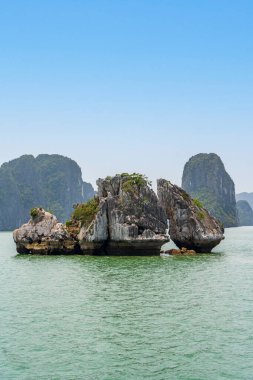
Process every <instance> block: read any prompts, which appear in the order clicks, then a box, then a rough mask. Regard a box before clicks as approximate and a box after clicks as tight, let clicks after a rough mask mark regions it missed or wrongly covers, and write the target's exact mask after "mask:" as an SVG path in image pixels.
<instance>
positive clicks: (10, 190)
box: [0, 154, 95, 231]
mask: <svg viewBox="0 0 253 380" xmlns="http://www.w3.org/2000/svg"><path fill="white" fill-rule="evenodd" d="M94 194H95V193H94V190H93V188H92V186H91V185H90V184H89V183H86V182H83V180H82V173H81V169H80V167H79V166H78V165H77V163H76V162H75V161H73V160H71V159H70V158H67V157H63V156H60V155H57V154H52V155H48V154H41V155H39V156H38V157H36V158H34V157H33V156H31V155H24V156H22V157H19V158H17V159H15V160H12V161H10V162H7V163H5V164H3V165H2V166H1V167H0V210H1V213H0V230H1V231H5V230H6V231H7V230H13V229H15V228H17V227H18V226H20V225H21V224H22V223H25V221H26V220H27V215H28V214H29V212H30V209H31V208H33V207H37V206H40V207H43V208H44V209H47V210H50V211H51V212H52V213H54V214H55V215H56V217H57V218H58V219H59V220H60V221H62V222H65V221H66V219H69V218H70V215H71V213H72V210H73V204H74V203H80V202H85V201H87V200H88V199H90V198H92V197H93V196H94Z"/></svg>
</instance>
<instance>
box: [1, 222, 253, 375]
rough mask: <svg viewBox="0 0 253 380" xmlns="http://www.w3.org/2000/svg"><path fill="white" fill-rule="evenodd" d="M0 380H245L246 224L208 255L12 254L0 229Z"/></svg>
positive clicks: (251, 249) (251, 275)
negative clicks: (96, 255) (97, 255)
mask: <svg viewBox="0 0 253 380" xmlns="http://www.w3.org/2000/svg"><path fill="white" fill-rule="evenodd" d="M0 289H1V290H0V350H1V352H0V379H1V380H2V379H3V380H5V379H11V380H15V379H21V380H23V379H24V380H26V379H27V380H28V379H32V380H34V379H38V380H39V379H41V380H42V379H52V380H58V379H67V380H68V379H85V380H123V379H125V380H138V379H152V380H167V379H168V380H174V379H177V380H181V379H182V380H220V379H230V380H233V379H236V380H244V379H247V380H248V379H253V228H251V227H244V228H237V229H236V228H234V229H229V230H227V231H226V240H225V241H224V242H223V243H222V244H221V245H220V246H219V247H218V248H217V249H216V250H215V254H213V255H202V256H198V257H85V256H83V257H82V256H71V257H66V256H64V257H63V256H62V257H61V256H58V257H56V256H54V257H43V256H38V257H35V256H31V255H25V256H24V255H23V256H21V255H18V256H17V255H16V252H15V246H14V243H13V241H12V235H11V233H0Z"/></svg>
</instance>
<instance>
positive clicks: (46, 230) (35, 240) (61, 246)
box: [13, 208, 79, 255]
mask: <svg viewBox="0 0 253 380" xmlns="http://www.w3.org/2000/svg"><path fill="white" fill-rule="evenodd" d="M13 238H14V241H15V243H16V248H17V251H18V253H37V254H44V255H47V254H69V253H71V254H72V253H77V252H78V251H79V247H78V244H77V241H76V239H75V238H73V237H72V236H71V234H70V233H69V232H68V231H67V228H66V226H65V225H63V224H62V223H59V222H58V220H57V218H56V217H55V216H54V215H52V214H51V213H49V212H47V211H45V210H44V209H42V208H34V209H32V210H31V219H30V220H29V222H28V223H26V224H23V225H22V226H21V227H20V228H18V229H16V230H15V231H14V232H13Z"/></svg>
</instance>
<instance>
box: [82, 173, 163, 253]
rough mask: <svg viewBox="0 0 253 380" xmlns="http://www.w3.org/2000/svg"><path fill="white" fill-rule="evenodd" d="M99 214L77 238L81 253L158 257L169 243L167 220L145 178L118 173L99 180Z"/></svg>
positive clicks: (85, 226)
mask: <svg viewBox="0 0 253 380" xmlns="http://www.w3.org/2000/svg"><path fill="white" fill-rule="evenodd" d="M97 185H98V202H99V203H98V212H97V214H96V216H95V219H94V221H93V222H92V223H91V224H90V225H89V226H88V225H84V226H83V227H82V228H81V231H80V233H79V235H78V238H79V241H80V247H81V249H82V250H83V251H86V250H90V251H91V252H93V251H94V252H95V253H96V252H97V251H103V252H104V253H106V254H128V255H136V254H137V255H138V254H141V255H148V254H159V253H160V248H161V246H162V245H163V244H164V243H165V242H167V241H169V238H168V236H166V229H167V218H166V215H165V212H164V210H163V209H162V207H161V206H160V205H159V204H158V199H157V196H156V194H155V193H154V191H153V190H152V189H151V188H150V186H149V184H148V181H147V179H146V178H145V177H144V176H142V175H140V174H132V175H129V174H121V175H116V176H115V177H113V178H111V177H107V178H106V179H99V180H98V181H97Z"/></svg>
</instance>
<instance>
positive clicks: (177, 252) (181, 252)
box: [163, 247, 196, 256]
mask: <svg viewBox="0 0 253 380" xmlns="http://www.w3.org/2000/svg"><path fill="white" fill-rule="evenodd" d="M163 253H165V254H168V255H172V256H194V255H196V252H195V251H194V249H187V248H185V247H183V248H181V249H175V248H172V249H168V250H167V251H164V252H163Z"/></svg>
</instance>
